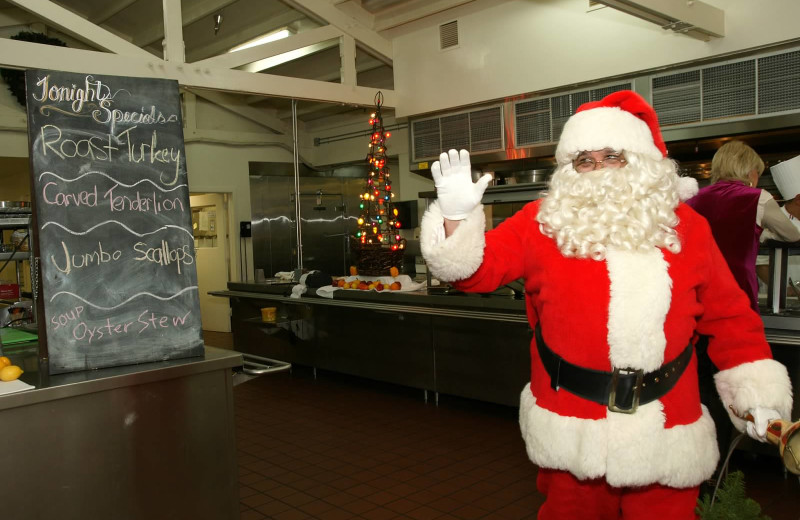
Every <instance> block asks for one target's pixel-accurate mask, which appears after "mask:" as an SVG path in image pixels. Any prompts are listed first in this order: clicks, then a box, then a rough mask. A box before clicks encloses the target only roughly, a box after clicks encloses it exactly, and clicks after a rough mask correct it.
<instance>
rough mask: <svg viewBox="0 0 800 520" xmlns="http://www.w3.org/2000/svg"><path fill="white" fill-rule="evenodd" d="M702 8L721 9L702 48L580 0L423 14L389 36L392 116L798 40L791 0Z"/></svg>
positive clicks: (799, 8)
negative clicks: (418, 22) (451, 44)
mask: <svg viewBox="0 0 800 520" xmlns="http://www.w3.org/2000/svg"><path fill="white" fill-rule="evenodd" d="M703 1H705V2H706V3H707V4H711V5H713V6H715V7H718V8H720V9H723V10H724V11H725V36H724V37H723V38H717V39H713V40H711V41H709V42H703V41H700V40H696V39H693V38H691V37H688V36H685V35H680V34H676V33H674V32H671V31H666V30H663V29H661V28H660V27H658V26H657V25H654V24H651V23H649V22H645V21H643V20H639V19H638V18H635V17H633V16H630V15H627V14H624V13H621V12H619V11H616V10H614V9H611V8H603V9H599V10H595V11H592V12H587V9H588V4H589V2H588V0H543V1H531V0H515V1H510V2H505V3H502V4H499V5H495V6H493V7H490V8H488V9H485V10H481V11H477V12H476V8H475V7H470V6H469V5H468V6H466V7H465V8H464V9H461V10H453V11H450V12H449V13H442V14H441V15H439V16H436V17H431V18H430V19H428V20H426V24H427V25H426V26H420V27H414V28H413V30H409V31H407V32H406V33H404V34H402V35H397V36H396V37H395V39H394V77H395V90H396V92H397V99H398V103H397V112H396V115H397V117H408V116H413V115H418V114H424V113H428V112H436V111H441V110H443V109H447V108H454V107H460V106H464V105H470V104H476V103H482V102H486V101H488V100H495V99H503V98H506V97H511V96H515V95H520V94H525V93H532V92H538V91H542V90H547V89H554V88H564V87H568V86H569V85H573V84H577V83H583V82H587V81H592V80H597V79H601V78H607V77H610V76H615V75H625V74H631V73H634V72H638V71H645V70H650V69H654V68H659V67H666V66H670V65H676V64H683V63H688V62H690V61H692V60H698V59H704V58H709V57H715V56H716V57H719V56H725V55H728V54H731V53H736V52H740V51H743V50H746V49H753V48H757V47H760V46H765V45H770V44H774V43H776V42H785V41H789V40H795V41H799V42H800V40H798V36H799V35H800V31H798V28H797V23H798V20H800V2H798V1H797V0H762V1H758V2H756V1H754V0H703ZM478 3H481V0H478ZM482 3H487V2H485V1H484V2H482ZM454 19H455V20H458V26H459V46H458V47H457V48H453V49H449V50H445V51H440V50H439V25H440V24H441V23H445V22H448V21H452V20H454ZM420 57H424V59H421V58H420Z"/></svg>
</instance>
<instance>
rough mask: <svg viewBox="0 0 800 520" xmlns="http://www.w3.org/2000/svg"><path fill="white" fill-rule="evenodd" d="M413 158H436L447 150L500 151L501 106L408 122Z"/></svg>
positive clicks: (471, 151) (501, 147) (422, 159)
mask: <svg viewBox="0 0 800 520" xmlns="http://www.w3.org/2000/svg"><path fill="white" fill-rule="evenodd" d="M411 142H412V146H413V153H412V155H413V157H414V161H424V160H426V159H432V158H438V157H439V154H440V153H442V152H445V151H447V150H450V149H455V150H461V149H464V150H468V151H469V152H470V153H484V152H496V151H502V150H503V142H504V141H503V107H502V105H496V106H491V107H488V108H480V109H477V110H471V111H468V112H457V113H453V114H445V115H442V116H440V117H434V118H432V119H423V120H420V121H414V122H413V123H412V124H411Z"/></svg>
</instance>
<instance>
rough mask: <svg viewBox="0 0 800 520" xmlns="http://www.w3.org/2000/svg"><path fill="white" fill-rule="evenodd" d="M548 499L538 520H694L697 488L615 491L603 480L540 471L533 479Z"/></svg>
mask: <svg viewBox="0 0 800 520" xmlns="http://www.w3.org/2000/svg"><path fill="white" fill-rule="evenodd" d="M536 486H537V487H538V488H539V491H540V492H541V493H543V494H544V495H545V496H546V497H547V498H546V499H545V502H544V504H543V505H542V507H541V508H540V509H539V514H538V516H537V518H538V520H634V519H635V520H645V519H650V518H652V519H667V518H668V519H669V520H695V519H696V518H697V516H696V514H695V512H694V510H695V507H697V496H698V494H699V492H700V488H699V487H694V488H686V489H676V488H670V487H666V486H662V485H659V484H651V485H649V486H644V487H637V488H615V487H612V486H610V485H608V484H607V483H606V481H605V480H603V479H594V480H578V479H577V478H575V477H574V476H573V475H572V474H571V473H568V472H566V471H557V470H551V469H544V468H539V475H538V477H537V480H536Z"/></svg>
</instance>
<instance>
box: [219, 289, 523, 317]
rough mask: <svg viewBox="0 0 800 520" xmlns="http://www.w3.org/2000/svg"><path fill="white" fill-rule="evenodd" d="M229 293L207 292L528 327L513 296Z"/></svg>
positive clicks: (519, 302) (282, 291) (286, 291)
mask: <svg viewBox="0 0 800 520" xmlns="http://www.w3.org/2000/svg"><path fill="white" fill-rule="evenodd" d="M228 288H229V290H228V291H214V292H210V293H209V294H212V295H214V296H222V297H238V298H250V299H259V300H269V301H274V302H286V303H303V304H310V305H332V306H336V307H351V308H362V309H372V310H377V311H394V312H405V313H410V314H426V315H431V316H451V317H457V318H475V319H482V320H495V321H507V322H513V323H527V321H528V318H527V316H526V314H525V300H524V299H520V298H515V297H513V296H500V295H482V294H466V293H457V294H446V295H443V294H429V293H428V292H427V291H425V290H422V291H395V292H391V293H390V292H381V293H377V292H375V291H355V290H339V291H336V292H334V293H333V298H323V297H320V296H317V295H316V294H306V295H303V296H301V297H300V298H290V297H289V296H288V294H290V293H291V285H289V286H288V289H287V287H280V286H274V285H266V284H258V283H236V282H229V283H228Z"/></svg>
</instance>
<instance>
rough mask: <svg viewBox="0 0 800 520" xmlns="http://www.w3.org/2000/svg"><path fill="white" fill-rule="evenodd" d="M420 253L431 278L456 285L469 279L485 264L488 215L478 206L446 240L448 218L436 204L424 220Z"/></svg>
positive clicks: (427, 212)
mask: <svg viewBox="0 0 800 520" xmlns="http://www.w3.org/2000/svg"><path fill="white" fill-rule="evenodd" d="M420 227H421V229H420V240H419V243H420V249H421V250H422V256H424V257H425V262H426V264H427V267H428V269H430V271H431V274H432V275H433V276H435V277H436V278H438V279H440V280H442V281H445V282H453V281H456V280H463V279H464V278H469V277H470V276H471V275H472V274H473V273H475V271H477V270H478V268H479V267H480V266H481V262H483V247H484V245H486V239H485V237H484V233H485V232H486V215H484V213H483V206H482V205H478V207H476V208H475V209H474V210H472V212H471V213H470V214H469V215H468V216H467V218H465V219H464V220H462V221H461V223H460V224H459V225H458V227H457V228H456V230H455V231H454V232H453V234H452V235H450V236H449V237H447V238H446V239H444V240H443V237H444V233H443V229H444V217H443V216H442V211H441V209H440V208H439V202H438V201H435V202H434V203H433V204H431V206H430V208H428V210H427V211H426V212H425V215H423V216H422V224H421V226H420Z"/></svg>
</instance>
